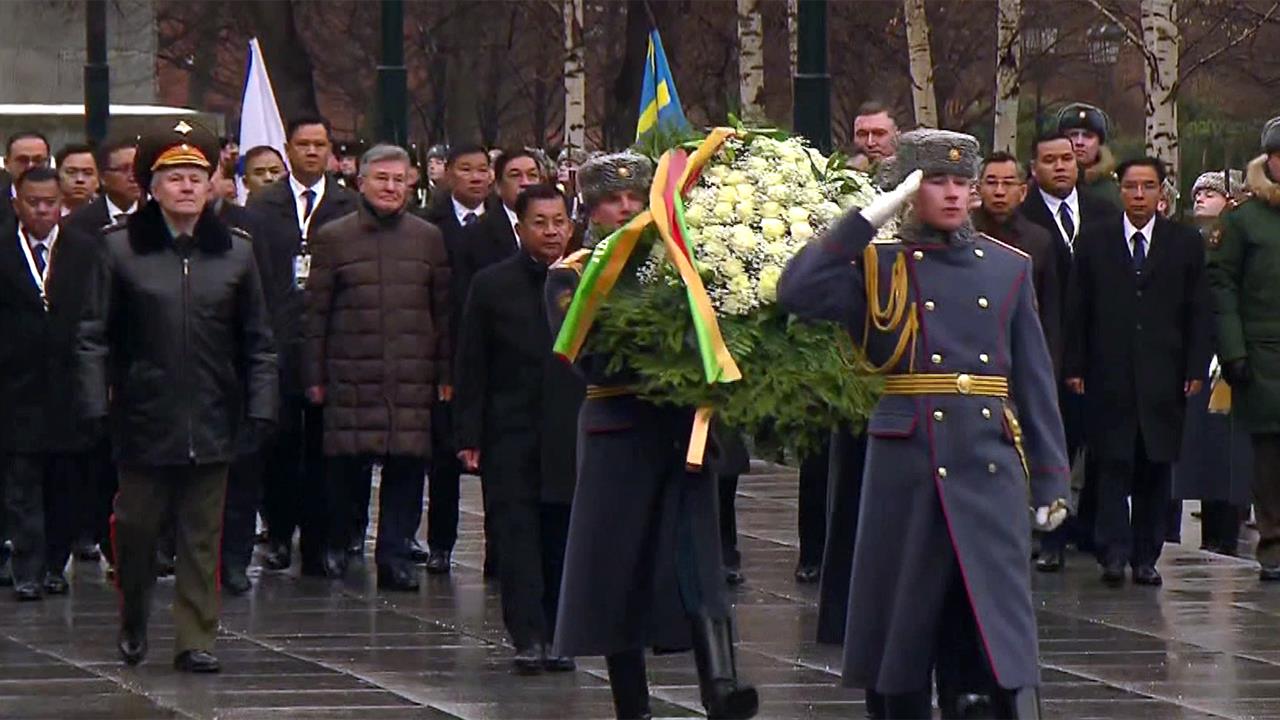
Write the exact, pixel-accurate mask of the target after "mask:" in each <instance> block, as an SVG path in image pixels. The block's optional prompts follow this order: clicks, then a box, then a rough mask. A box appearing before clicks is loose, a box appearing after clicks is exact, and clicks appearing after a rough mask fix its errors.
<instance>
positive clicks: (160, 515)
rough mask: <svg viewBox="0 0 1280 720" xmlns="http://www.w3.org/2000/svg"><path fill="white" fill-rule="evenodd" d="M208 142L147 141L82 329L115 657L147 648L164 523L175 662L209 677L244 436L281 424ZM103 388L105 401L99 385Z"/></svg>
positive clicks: (262, 335)
mask: <svg viewBox="0 0 1280 720" xmlns="http://www.w3.org/2000/svg"><path fill="white" fill-rule="evenodd" d="M217 159H218V140H217V138H216V137H215V136H214V135H213V134H212V133H210V132H209V131H208V130H206V129H204V128H203V127H200V126H199V125H196V124H194V123H191V122H188V121H179V122H178V123H177V124H176V125H173V124H165V125H164V126H162V127H159V128H156V129H153V130H151V131H150V132H148V133H147V134H145V135H144V136H143V138H142V141H141V142H140V144H139V148H138V155H137V161H136V163H135V165H134V173H135V174H136V176H137V179H138V185H139V186H140V187H143V188H146V189H147V190H148V191H149V192H150V195H151V199H150V200H149V201H148V202H147V203H146V204H145V205H143V206H142V208H141V209H140V210H138V212H136V213H134V214H133V215H130V216H129V217H128V219H127V220H125V221H124V222H122V223H121V224H119V225H117V226H116V227H114V228H112V229H110V230H108V231H107V232H106V234H105V236H104V237H103V248H102V253H101V254H102V257H101V265H100V267H99V268H98V272H97V279H96V282H95V284H94V295H93V297H92V303H93V304H92V306H91V307H90V309H89V310H88V311H87V312H86V317H85V319H84V320H83V322H82V323H81V327H80V348H79V356H80V358H79V371H80V381H81V383H82V388H83V393H84V397H85V405H86V407H85V413H84V414H85V417H86V418H88V419H89V420H91V421H94V422H95V424H96V423H101V422H105V421H106V419H107V417H108V414H109V415H110V418H111V421H112V422H111V430H112V442H111V447H112V449H113V451H114V455H115V461H116V465H117V467H118V468H119V474H120V489H119V492H118V493H117V495H116V499H115V514H114V515H113V517H112V538H113V541H114V545H115V558H116V563H117V567H118V572H117V585H118V586H119V589H120V592H121V595H122V601H121V603H120V614H121V617H120V634H119V638H118V641H117V648H118V650H119V651H120V655H121V657H122V658H123V660H124V661H125V662H126V663H128V664H130V665H136V664H138V663H140V662H142V660H143V658H144V657H145V656H146V653H147V624H148V622H147V621H148V618H149V616H150V612H151V590H152V587H153V586H154V585H155V578H156V569H155V563H156V553H155V548H156V540H157V535H158V534H159V532H160V529H161V527H162V526H163V525H166V524H167V525H169V526H170V527H171V528H172V529H173V533H174V536H175V539H176V549H177V578H176V585H175V597H174V601H173V615H174V625H175V628H176V639H175V643H174V644H175V648H174V650H175V657H174V667H176V668H177V669H178V670H182V671H186V672H217V671H218V670H219V667H220V666H219V663H218V659H217V658H216V657H215V656H214V655H213V654H212V652H211V651H212V650H213V641H214V636H215V634H216V633H217V630H218V543H219V536H220V535H221V532H222V512H223V505H224V502H225V498H226V484H227V470H228V465H229V463H230V462H231V461H232V459H233V458H234V456H235V452H236V449H237V442H236V441H237V439H238V436H239V432H240V431H241V430H243V429H244V428H245V427H246V423H249V424H251V425H252V426H253V429H251V430H250V432H255V433H262V432H265V431H266V430H267V428H266V427H263V426H269V425H271V424H273V423H274V422H275V419H276V403H277V399H276V392H277V384H278V378H277V375H276V354H275V350H274V347H273V343H272V337H271V326H270V319H269V317H268V313H267V308H266V303H265V301H264V299H263V291H262V281H261V279H260V276H259V274H258V269H257V266H256V263H255V262H254V254H253V245H252V239H251V238H250V237H249V235H248V234H247V233H245V232H244V231H242V230H239V229H236V228H228V227H227V226H226V225H225V224H223V222H222V221H221V220H219V219H218V217H217V215H216V213H215V212H214V210H213V208H212V207H210V206H207V205H206V202H207V200H208V196H209V183H210V178H211V175H212V174H213V172H214V171H215V170H216V169H217V165H216V163H217ZM108 387H110V389H111V393H110V397H109V398H108V393H107V389H108Z"/></svg>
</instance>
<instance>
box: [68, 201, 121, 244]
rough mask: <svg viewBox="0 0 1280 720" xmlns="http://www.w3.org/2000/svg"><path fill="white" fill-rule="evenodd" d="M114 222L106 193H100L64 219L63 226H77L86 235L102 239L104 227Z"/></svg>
mask: <svg viewBox="0 0 1280 720" xmlns="http://www.w3.org/2000/svg"><path fill="white" fill-rule="evenodd" d="M114 222H115V220H114V219H113V218H112V217H111V213H110V211H108V210H107V196H106V195H99V196H98V197H96V198H94V199H93V200H91V201H90V202H89V204H88V205H85V206H84V207H82V208H80V209H79V210H76V211H74V212H72V213H71V214H70V215H68V216H66V217H65V218H63V219H62V225H63V227H72V228H75V229H76V230H78V231H80V232H82V233H84V234H85V235H89V236H91V237H95V238H98V239H102V230H103V228H105V227H107V226H108V225H112V224H113V223H114Z"/></svg>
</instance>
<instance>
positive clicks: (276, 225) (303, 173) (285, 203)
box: [248, 117, 368, 576]
mask: <svg viewBox="0 0 1280 720" xmlns="http://www.w3.org/2000/svg"><path fill="white" fill-rule="evenodd" d="M332 147H333V146H332V143H331V142H330V136H329V124H328V123H327V122H326V121H325V120H324V119H322V118H319V117H300V118H296V119H294V120H293V121H291V122H290V123H289V127H288V130H287V140H286V144H285V153H286V154H287V155H288V156H289V167H290V172H291V174H290V175H289V177H287V178H285V179H283V180H280V181H277V182H275V183H272V184H270V185H267V186H265V187H263V188H262V189H260V190H258V191H257V192H255V193H253V195H251V196H250V198H249V205H248V209H249V210H250V211H251V212H254V213H256V214H257V216H258V218H259V227H260V229H261V236H260V237H257V238H255V244H257V243H258V242H262V243H265V244H266V247H267V250H268V254H269V255H270V263H271V267H272V268H275V269H276V270H275V271H274V272H273V275H274V278H273V279H274V283H275V287H274V288H268V289H267V290H266V292H265V294H266V296H267V297H268V298H275V299H276V308H275V311H274V312H273V315H274V317H275V322H274V323H273V324H274V326H275V330H276V346H277V348H278V351H279V355H280V390H281V401H280V423H279V426H278V431H277V435H276V438H275V441H274V442H273V443H272V445H271V447H269V448H268V449H267V450H266V455H267V459H266V463H265V468H266V475H265V477H266V478H267V481H266V484H265V486H264V488H263V505H264V510H265V514H266V517H267V534H268V537H269V539H270V545H269V549H268V552H267V557H266V561H265V565H266V567H267V568H269V569H271V570H284V569H286V568H288V567H289V565H290V563H291V562H292V553H293V532H294V530H295V529H296V530H298V531H299V539H298V550H299V554H300V556H301V559H302V573H303V574H304V575H310V576H321V575H324V572H325V571H324V552H325V546H326V531H327V528H328V526H327V524H326V523H327V512H329V511H333V512H352V513H353V514H355V515H361V516H362V513H363V512H367V511H368V510H367V505H368V503H367V502H366V503H365V505H366V507H365V508H364V509H363V510H361V509H358V508H357V509H352V508H332V509H330V508H327V503H326V502H325V493H324V489H323V488H324V487H325V475H324V466H323V462H324V461H323V456H322V453H321V438H322V436H323V432H322V431H323V417H322V415H321V410H320V407H319V406H313V405H311V404H310V403H308V402H307V400H306V397H305V394H304V388H303V384H302V371H301V362H302V316H303V307H304V299H303V289H304V288H305V287H306V284H307V276H308V275H309V273H310V269H311V253H312V252H313V248H312V247H311V243H312V241H313V240H314V238H315V236H316V232H317V231H319V229H320V228H321V227H323V226H324V225H325V224H327V223H329V222H331V221H333V220H335V219H337V218H340V217H342V216H344V215H349V214H351V213H353V212H355V211H356V204H357V203H356V195H355V194H354V193H353V192H351V191H350V190H348V189H346V188H344V187H342V186H341V185H339V184H338V183H337V182H334V181H333V180H332V179H331V178H329V177H328V176H326V175H325V168H326V167H328V164H329V156H330V155H331V154H332ZM355 522H356V521H355V520H354V519H353V525H354V524H355ZM361 532H363V528H362V529H361Z"/></svg>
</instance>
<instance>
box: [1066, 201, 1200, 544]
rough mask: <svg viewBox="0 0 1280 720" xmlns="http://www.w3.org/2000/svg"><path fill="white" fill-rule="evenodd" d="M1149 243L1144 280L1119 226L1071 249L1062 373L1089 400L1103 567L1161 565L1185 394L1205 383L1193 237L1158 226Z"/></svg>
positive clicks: (1179, 228) (1100, 229)
mask: <svg viewBox="0 0 1280 720" xmlns="http://www.w3.org/2000/svg"><path fill="white" fill-rule="evenodd" d="M1152 234H1153V235H1154V237H1153V238H1148V239H1147V241H1146V242H1147V245H1148V247H1149V248H1150V250H1149V252H1148V253H1147V257H1146V260H1145V262H1143V264H1142V267H1141V270H1140V271H1139V270H1136V268H1135V261H1134V256H1133V254H1132V251H1131V249H1130V238H1128V237H1126V234H1125V230H1124V226H1123V223H1122V221H1121V220H1113V221H1111V222H1109V223H1105V224H1103V225H1100V226H1097V225H1095V226H1094V228H1093V229H1091V231H1090V232H1089V233H1088V234H1087V235H1083V236H1082V237H1081V238H1080V239H1079V240H1078V241H1077V243H1076V253H1075V263H1074V266H1073V269H1072V275H1071V281H1070V287H1069V290H1068V317H1069V323H1068V331H1069V334H1068V336H1067V337H1068V340H1069V342H1068V343H1067V356H1066V363H1065V368H1066V374H1067V377H1078V378H1083V379H1084V384H1085V389H1086V390H1087V391H1088V394H1087V395H1086V397H1085V404H1086V417H1087V420H1088V428H1089V436H1088V442H1089V450H1090V453H1092V454H1093V455H1094V456H1095V458H1096V460H1097V462H1098V470H1099V483H1098V525H1097V537H1098V541H1099V545H1100V546H1101V548H1102V550H1103V551H1104V552H1105V553H1106V558H1107V559H1108V560H1110V561H1111V562H1120V561H1126V562H1131V563H1132V564H1133V565H1134V566H1135V567H1137V566H1142V565H1153V564H1154V563H1155V561H1156V559H1157V558H1158V557H1159V555H1160V548H1161V545H1162V544H1163V542H1164V529H1165V522H1166V510H1167V508H1168V504H1169V497H1170V466H1171V464H1172V463H1173V462H1174V461H1176V460H1177V459H1178V456H1179V454H1180V452H1181V445H1182V420H1183V415H1184V413H1185V409H1186V396H1185V393H1184V386H1185V383H1186V382H1187V381H1190V380H1204V379H1205V378H1206V376H1207V374H1208V366H1209V356H1210V353H1211V349H1210V345H1209V310H1210V308H1209V299H1208V285H1207V283H1206V279H1205V274H1204V262H1205V260H1204V244H1203V242H1202V240H1201V239H1200V234H1199V233H1198V232H1197V231H1196V230H1194V229H1193V228H1190V227H1187V226H1184V225H1180V224H1177V223H1172V222H1168V221H1166V220H1164V219H1163V218H1157V219H1156V221H1155V225H1154V229H1153V233H1152ZM1129 495H1132V496H1133V519H1132V526H1133V527H1132V529H1130V518H1129V513H1128V508H1127V507H1126V504H1125V498H1126V497H1127V496H1129Z"/></svg>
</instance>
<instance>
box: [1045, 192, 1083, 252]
mask: <svg viewBox="0 0 1280 720" xmlns="http://www.w3.org/2000/svg"><path fill="white" fill-rule="evenodd" d="M1037 189H1038V190H1039V191H1040V197H1042V198H1044V204H1045V205H1046V206H1047V207H1048V208H1049V214H1050V215H1052V216H1053V222H1054V224H1055V225H1057V226H1058V236H1059V237H1064V238H1067V247H1068V248H1071V251H1072V252H1075V245H1076V238H1077V237H1079V236H1080V194H1079V193H1077V192H1076V189H1075V188H1071V194H1070V195H1068V196H1066V197H1065V198H1060V197H1058V196H1057V195H1052V194H1050V193H1047V192H1045V191H1044V189H1043V188H1037ZM1063 203H1066V205H1067V209H1068V210H1070V211H1071V222H1073V223H1075V227H1074V228H1072V229H1073V230H1074V231H1075V232H1073V233H1071V236H1070V237H1068V236H1067V231H1066V230H1065V229H1063V227H1062V218H1061V217H1060V216H1059V214H1058V212H1059V208H1060V207H1062V204H1063Z"/></svg>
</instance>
